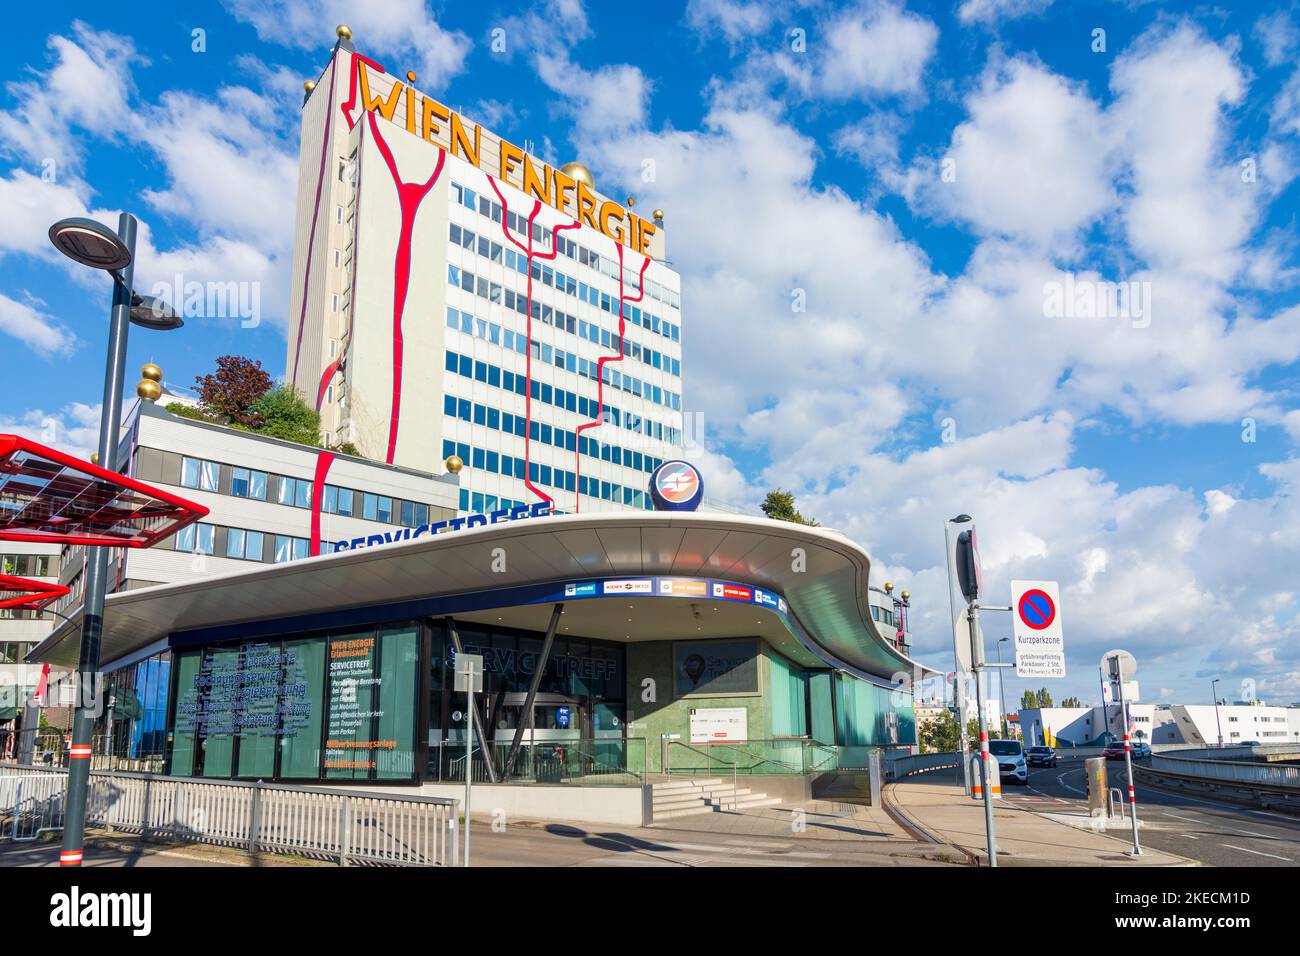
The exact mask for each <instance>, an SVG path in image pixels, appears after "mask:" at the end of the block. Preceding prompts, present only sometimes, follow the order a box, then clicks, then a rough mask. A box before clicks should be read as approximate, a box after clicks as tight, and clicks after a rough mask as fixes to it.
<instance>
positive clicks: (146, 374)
mask: <svg viewBox="0 0 1300 956" xmlns="http://www.w3.org/2000/svg"><path fill="white" fill-rule="evenodd" d="M140 377H141V378H147V379H148V380H149V381H151V382H161V381H162V369H160V368H159V367H158V366H157V365H155V364H154V363H153V362H146V363H145V365H144V366H143V367H142V368H141V369H140Z"/></svg>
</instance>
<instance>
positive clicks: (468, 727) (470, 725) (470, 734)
mask: <svg viewBox="0 0 1300 956" xmlns="http://www.w3.org/2000/svg"><path fill="white" fill-rule="evenodd" d="M466 700H467V702H468V704H469V706H467V707H466V708H465V866H469V801H470V795H471V793H472V792H473V791H472V788H471V781H472V780H473V778H474V772H473V771H474V721H473V718H472V716H471V715H472V714H473V713H474V685H473V684H472V683H471V684H470V685H469V692H468V694H467V696H466Z"/></svg>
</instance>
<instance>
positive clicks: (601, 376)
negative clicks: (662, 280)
mask: <svg viewBox="0 0 1300 956" xmlns="http://www.w3.org/2000/svg"><path fill="white" fill-rule="evenodd" d="M614 248H615V249H617V250H618V354H617V355H605V356H602V357H600V358H598V359H597V360H596V417H595V418H593V419H592V420H591V421H589V422H585V423H584V424H581V425H579V426H578V427H577V428H576V429H575V431H576V432H577V434H579V435H581V434H582V433H583V432H584V431H586V430H587V429H588V428H597V427H599V426H600V425H603V424H604V416H605V364H606V363H607V362H608V363H612V362H621V361H623V337H624V333H625V332H626V330H627V320H626V319H625V318H624V315H623V303H625V302H640V301H641V300H642V299H643V298H645V271H646V269H647V268H649V266H650V257H649V256H647V257H646V260H645V261H644V262H643V263H641V271H640V272H639V273H638V274H637V286H638V289H637V293H636V295H635V296H628V295H624V294H623V246H622V245H621V244H618V243H615V245H614ZM574 458H575V459H576V460H577V465H576V469H575V470H576V473H577V482H578V487H579V488H580V489H581V487H582V449H581V443H579V448H578V450H577V451H575V452H574ZM581 498H582V492H581V491H579V492H578V493H577V494H575V495H574V496H573V511H574V513H575V514H576V513H577V512H578V503H579V501H580V500H581Z"/></svg>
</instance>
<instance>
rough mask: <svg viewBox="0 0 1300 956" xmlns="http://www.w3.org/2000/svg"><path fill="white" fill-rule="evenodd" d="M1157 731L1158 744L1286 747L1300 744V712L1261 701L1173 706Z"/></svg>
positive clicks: (1156, 741) (1292, 708)
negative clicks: (1269, 745) (1249, 744)
mask: <svg viewBox="0 0 1300 956" xmlns="http://www.w3.org/2000/svg"><path fill="white" fill-rule="evenodd" d="M1168 712H1169V719H1168V721H1167V722H1166V723H1163V724H1161V725H1160V726H1159V727H1158V728H1157V733H1156V737H1155V741H1154V742H1155V743H1160V744H1205V745H1206V746H1210V747H1213V746H1215V745H1216V744H1218V743H1219V742H1220V739H1222V742H1223V743H1224V744H1229V745H1231V744H1244V743H1256V742H1257V743H1261V744H1284V743H1296V742H1300V710H1297V709H1296V708H1294V707H1270V706H1268V705H1267V704H1264V703H1262V702H1260V701H1237V702H1236V703H1233V704H1220V705H1219V706H1217V707H1216V706H1215V705H1213V704H1174V705H1172V706H1171V707H1169V708H1168Z"/></svg>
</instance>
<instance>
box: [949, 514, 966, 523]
mask: <svg viewBox="0 0 1300 956" xmlns="http://www.w3.org/2000/svg"><path fill="white" fill-rule="evenodd" d="M949 520H950V521H951V522H952V523H953V524H966V523H967V522H968V521H970V520H971V517H970V515H967V514H960V515H958V516H957V517H955V518H950V519H949Z"/></svg>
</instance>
